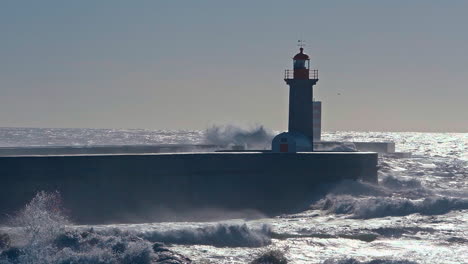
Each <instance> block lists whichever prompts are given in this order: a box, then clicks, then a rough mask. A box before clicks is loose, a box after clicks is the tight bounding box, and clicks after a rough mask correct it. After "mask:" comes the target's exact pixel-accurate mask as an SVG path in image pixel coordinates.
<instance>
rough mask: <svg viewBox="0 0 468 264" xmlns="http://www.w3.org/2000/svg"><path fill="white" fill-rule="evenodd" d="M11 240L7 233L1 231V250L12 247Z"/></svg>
mask: <svg viewBox="0 0 468 264" xmlns="http://www.w3.org/2000/svg"><path fill="white" fill-rule="evenodd" d="M10 244H11V240H10V236H9V235H7V234H2V233H0V250H5V249H7V248H9V247H10Z"/></svg>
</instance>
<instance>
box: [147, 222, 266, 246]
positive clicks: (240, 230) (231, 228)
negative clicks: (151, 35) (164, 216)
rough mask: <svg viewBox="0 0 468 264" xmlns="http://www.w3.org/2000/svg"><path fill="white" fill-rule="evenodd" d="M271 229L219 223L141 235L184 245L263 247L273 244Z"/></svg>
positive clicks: (263, 226)
mask: <svg viewBox="0 0 468 264" xmlns="http://www.w3.org/2000/svg"><path fill="white" fill-rule="evenodd" d="M270 233H271V229H270V227H269V226H268V225H262V227H261V228H259V229H252V228H249V227H248V226H247V225H246V224H242V225H241V224H234V225H229V224H217V225H214V226H206V227H200V228H192V229H180V230H169V231H152V232H147V233H144V234H142V235H141V236H142V237H143V238H145V239H147V240H149V241H158V242H163V243H169V244H184V245H211V246H216V247H263V246H266V245H269V244H271V238H270Z"/></svg>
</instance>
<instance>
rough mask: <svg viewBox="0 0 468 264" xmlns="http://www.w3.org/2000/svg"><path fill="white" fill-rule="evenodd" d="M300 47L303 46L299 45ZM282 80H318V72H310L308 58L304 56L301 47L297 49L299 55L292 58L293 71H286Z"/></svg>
mask: <svg viewBox="0 0 468 264" xmlns="http://www.w3.org/2000/svg"><path fill="white" fill-rule="evenodd" d="M301 45H303V44H302V43H301ZM284 79H285V80H289V79H296V80H318V71H317V70H310V57H309V55H307V54H304V48H303V47H302V46H301V48H300V49H299V53H297V54H296V55H295V56H294V57H293V70H286V71H285V73H284Z"/></svg>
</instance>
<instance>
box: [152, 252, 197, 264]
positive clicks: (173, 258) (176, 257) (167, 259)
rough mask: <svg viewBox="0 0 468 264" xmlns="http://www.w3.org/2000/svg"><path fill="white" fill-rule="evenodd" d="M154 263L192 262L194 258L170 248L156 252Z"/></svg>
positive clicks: (174, 263) (176, 263) (189, 263)
mask: <svg viewBox="0 0 468 264" xmlns="http://www.w3.org/2000/svg"><path fill="white" fill-rule="evenodd" d="M154 261H155V262H154V263H158V264H191V263H192V260H191V259H189V258H187V257H185V256H182V255H180V254H178V253H175V252H172V251H170V250H167V251H163V252H158V253H156V258H155V259H154Z"/></svg>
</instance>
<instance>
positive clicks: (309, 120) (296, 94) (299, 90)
mask: <svg viewBox="0 0 468 264" xmlns="http://www.w3.org/2000/svg"><path fill="white" fill-rule="evenodd" d="M284 80H285V81H286V83H287V84H288V85H289V125H288V131H289V132H290V133H298V134H302V135H304V136H306V137H308V138H309V139H310V142H311V144H312V146H313V140H314V126H313V121H314V114H313V113H314V111H313V87H314V85H315V84H317V82H318V70H311V69H310V58H309V56H308V55H307V54H304V48H302V47H301V48H300V49H299V53H298V54H296V55H295V56H294V58H293V70H292V71H291V70H286V71H285V76H284Z"/></svg>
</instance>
